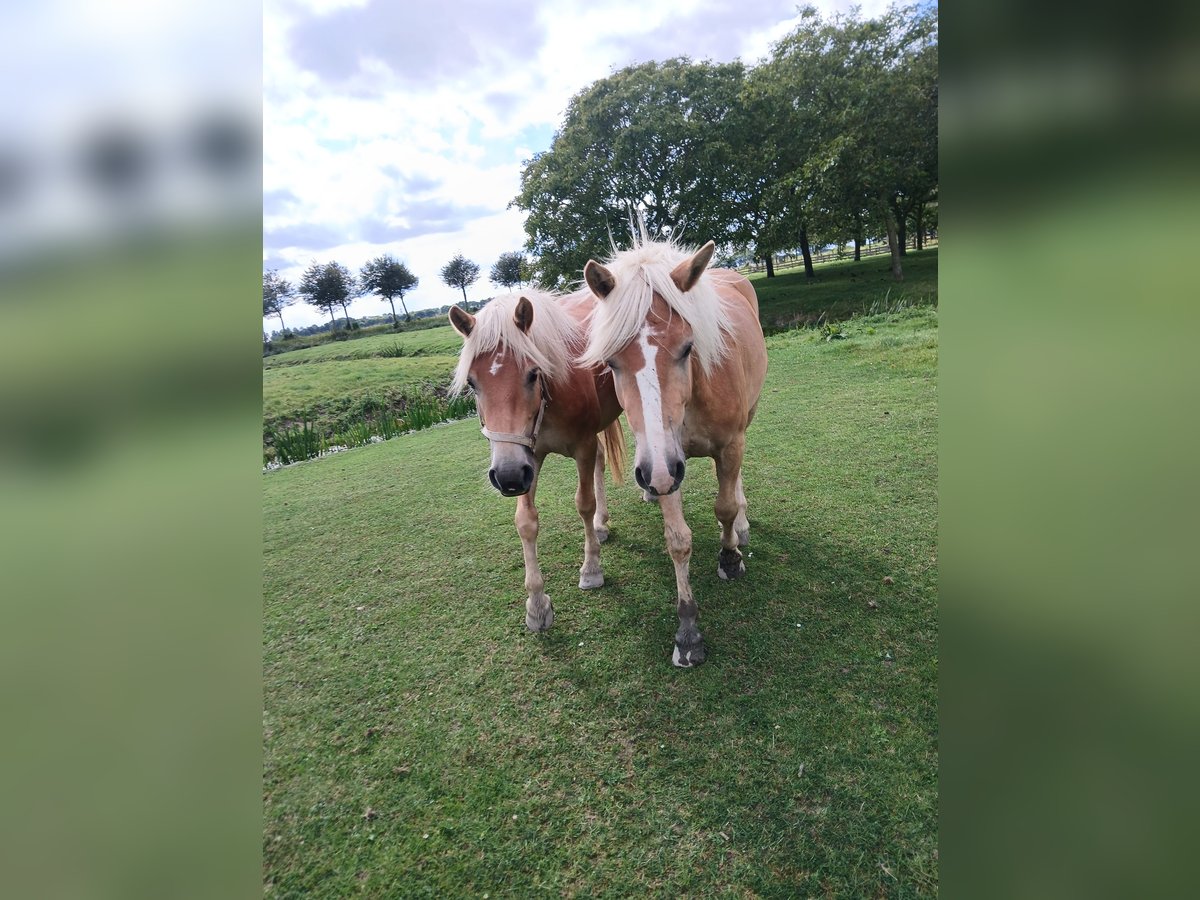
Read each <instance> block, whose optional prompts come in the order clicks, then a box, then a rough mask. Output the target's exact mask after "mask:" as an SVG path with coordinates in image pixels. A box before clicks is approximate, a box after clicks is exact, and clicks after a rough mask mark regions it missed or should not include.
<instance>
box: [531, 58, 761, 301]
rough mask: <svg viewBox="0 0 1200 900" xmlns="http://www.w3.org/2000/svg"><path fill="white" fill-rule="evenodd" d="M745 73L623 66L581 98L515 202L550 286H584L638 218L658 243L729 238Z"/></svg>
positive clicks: (739, 69) (668, 64) (681, 61)
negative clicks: (579, 282)
mask: <svg viewBox="0 0 1200 900" xmlns="http://www.w3.org/2000/svg"><path fill="white" fill-rule="evenodd" d="M744 75H745V70H744V67H743V66H742V64H741V63H728V64H720V65H717V64H712V63H707V62H701V63H696V62H692V61H691V60H689V59H686V58H678V59H670V60H667V61H665V62H651V63H644V64H642V65H637V66H630V67H628V68H625V69H622V70H620V71H619V72H615V73H614V74H612V75H610V76H609V77H607V78H603V79H601V80H599V81H597V82H595V83H594V84H592V85H591V86H589V87H588V88H586V89H584V90H583V91H582V92H580V93H579V94H577V95H576V96H575V97H573V98H572V99H571V102H570V104H569V106H568V108H567V112H566V116H565V119H564V121H563V125H562V127H561V128H560V130H559V131H558V132H557V133H556V134H555V137H554V142H553V144H552V145H551V147H550V149H549V150H548V151H546V152H545V153H541V154H538V155H537V156H535V157H534V158H533V159H531V160H528V161H526V163H525V165H524V168H523V170H522V173H521V191H520V193H519V194H518V195H517V197H516V198H515V199H514V200H513V205H515V206H517V207H518V208H519V209H522V210H525V211H526V212H527V213H528V217H527V218H526V222H525V231H526V233H527V234H528V235H529V241H528V243H527V247H528V249H529V250H531V251H532V252H533V253H534V254H535V255H536V256H537V257H538V260H539V269H540V271H539V274H540V277H541V280H542V281H543V282H544V283H547V284H550V285H561V284H562V283H563V282H565V281H570V280H575V279H578V278H579V275H580V272H582V270H583V266H584V265H585V264H586V263H587V261H588V259H589V258H591V257H593V256H601V255H604V254H605V253H606V252H607V251H608V250H609V249H611V245H612V243H613V242H614V241H618V240H620V239H621V237H622V235H624V234H625V233H626V232H627V229H628V227H629V223H631V222H633V221H644V223H645V226H646V229H647V231H648V232H649V234H650V235H651V236H653V237H659V236H664V235H671V236H673V237H676V238H679V239H681V240H683V241H685V242H690V243H703V242H704V241H707V240H709V239H715V240H716V241H717V242H718V243H726V242H728V241H729V240H730V238H731V232H732V228H733V222H734V221H735V218H736V213H735V211H734V210H733V209H732V208H731V207H730V204H729V202H728V201H729V195H730V193H731V192H732V190H733V187H732V185H731V183H730V178H731V174H732V172H733V165H734V163H735V158H734V155H733V152H732V148H731V145H730V136H729V134H728V130H729V128H730V126H731V124H732V123H733V119H734V113H735V111H736V110H737V108H738V100H739V93H740V91H741V87H742V82H743V79H744Z"/></svg>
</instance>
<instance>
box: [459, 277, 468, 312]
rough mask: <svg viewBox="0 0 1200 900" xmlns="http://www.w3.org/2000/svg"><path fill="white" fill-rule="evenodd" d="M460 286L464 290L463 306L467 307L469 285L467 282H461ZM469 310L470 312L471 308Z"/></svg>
mask: <svg viewBox="0 0 1200 900" xmlns="http://www.w3.org/2000/svg"><path fill="white" fill-rule="evenodd" d="M459 288H460V289H461V290H462V292H463V308H464V309H465V308H466V306H467V286H466V285H465V284H460V285H459ZM467 311H468V312H469V311H470V310H467Z"/></svg>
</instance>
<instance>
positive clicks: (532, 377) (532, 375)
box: [525, 369, 540, 384]
mask: <svg viewBox="0 0 1200 900" xmlns="http://www.w3.org/2000/svg"><path fill="white" fill-rule="evenodd" d="M539 374H540V373H539V372H538V370H537V369H530V371H529V374H528V375H526V376H525V381H526V383H528V384H533V383H534V382H535V381H537V379H538V375H539Z"/></svg>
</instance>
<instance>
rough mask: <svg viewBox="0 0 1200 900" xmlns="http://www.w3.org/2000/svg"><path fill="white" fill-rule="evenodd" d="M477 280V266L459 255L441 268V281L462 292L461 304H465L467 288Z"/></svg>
mask: <svg viewBox="0 0 1200 900" xmlns="http://www.w3.org/2000/svg"><path fill="white" fill-rule="evenodd" d="M478 280H479V264H478V263H473V262H471V260H469V259H467V258H466V257H465V256H463V255H462V254H461V253H459V254H458V255H457V256H455V257H454V259H452V260H450V262H448V263H446V265H444V266H442V281H444V282H445V283H446V284H447V285H448V286H450V287H456V288H458V289H459V290H461V291H462V295H463V303H466V302H467V287H468V286H469V285H472V284H474V283H475V282H476V281H478Z"/></svg>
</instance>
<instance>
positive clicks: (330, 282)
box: [299, 262, 356, 328]
mask: <svg viewBox="0 0 1200 900" xmlns="http://www.w3.org/2000/svg"><path fill="white" fill-rule="evenodd" d="M299 291H300V295H301V296H302V297H303V298H304V299H305V301H306V302H307V303H310V304H312V305H313V306H315V307H317V309H321V310H324V311H325V312H327V313H329V321H330V322H332V323H333V325H334V327H335V328H336V327H337V321H336V319H335V318H334V315H333V311H334V309H335V308H337V307H339V306H340V307H341V308H342V312H343V314H344V315H345V317H346V327H347V328H349V327H350V310H349V306H350V301H351V300H352V299H354V296H355V293H356V287H355V284H354V276H353V275H352V274H350V270H349V269H347V268H346V267H345V266H344V265H342V264H341V263H339V262H327V263H318V262H313V263H312V264H311V265H310V266H309V267H308V268H307V269H305V270H304V276H303V277H302V278H301V279H300V286H299Z"/></svg>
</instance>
